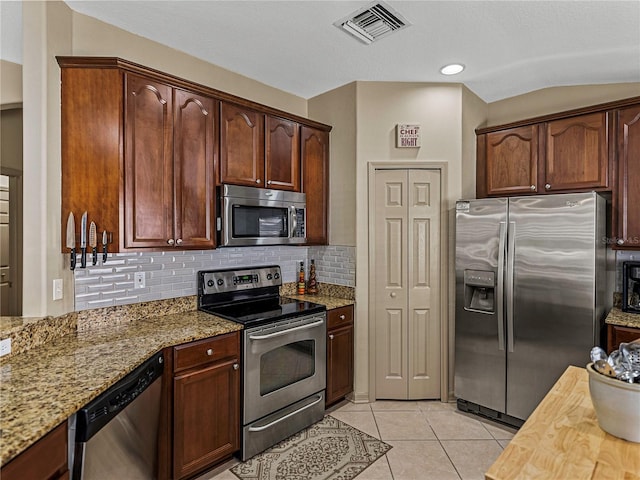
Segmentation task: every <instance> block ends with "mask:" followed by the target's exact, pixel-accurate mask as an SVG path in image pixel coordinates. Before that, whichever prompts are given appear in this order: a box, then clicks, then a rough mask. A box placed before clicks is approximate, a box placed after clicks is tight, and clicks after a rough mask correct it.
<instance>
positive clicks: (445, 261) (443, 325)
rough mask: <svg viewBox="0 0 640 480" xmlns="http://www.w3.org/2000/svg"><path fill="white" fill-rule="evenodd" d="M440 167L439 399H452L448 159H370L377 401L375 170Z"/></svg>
mask: <svg viewBox="0 0 640 480" xmlns="http://www.w3.org/2000/svg"><path fill="white" fill-rule="evenodd" d="M421 169H422V170H439V171H440V305H441V308H440V357H441V362H440V401H442V402H447V401H449V356H450V355H449V354H450V352H449V213H448V205H449V202H448V201H447V198H448V195H447V184H448V175H447V163H445V162H411V163H405V162H369V172H368V177H367V180H368V194H367V196H368V202H369V207H368V212H369V255H368V258H369V285H368V292H369V298H368V299H367V302H368V309H369V319H368V326H369V350H368V351H369V352H370V354H369V401H370V402H373V401H375V392H376V379H375V374H376V365H375V356H374V355H372V354H371V352H372V351H373V348H374V347H375V344H376V327H375V321H374V320H375V316H374V315H373V314H372V312H374V311H375V300H374V298H373V297H374V295H373V294H374V290H373V285H374V282H375V279H374V268H373V262H374V257H373V254H372V252H373V251H374V246H375V238H374V237H375V235H374V232H373V228H371V222H372V221H373V220H372V213H373V212H374V210H375V205H374V202H375V199H374V198H373V195H372V193H373V185H374V180H373V179H374V175H375V172H376V170H421Z"/></svg>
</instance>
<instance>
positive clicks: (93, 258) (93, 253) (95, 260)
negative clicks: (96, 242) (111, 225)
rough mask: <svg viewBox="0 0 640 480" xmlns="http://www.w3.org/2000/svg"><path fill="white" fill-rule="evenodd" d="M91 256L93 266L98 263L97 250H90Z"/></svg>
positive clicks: (94, 248)
mask: <svg viewBox="0 0 640 480" xmlns="http://www.w3.org/2000/svg"><path fill="white" fill-rule="evenodd" d="M91 255H92V258H91V263H92V264H93V265H95V264H96V263H98V249H97V248H96V247H93V248H92V250H91Z"/></svg>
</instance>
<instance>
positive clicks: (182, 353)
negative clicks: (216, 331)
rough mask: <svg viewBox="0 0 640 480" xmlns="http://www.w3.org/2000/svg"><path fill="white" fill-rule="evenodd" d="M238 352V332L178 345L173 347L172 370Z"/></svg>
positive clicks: (227, 356) (226, 356)
mask: <svg viewBox="0 0 640 480" xmlns="http://www.w3.org/2000/svg"><path fill="white" fill-rule="evenodd" d="M239 353H240V350H239V343H238V332H234V333H229V334H227V335H221V336H219V337H213V338H206V339H204V340H199V341H197V342H191V343H187V344H184V345H179V346H177V347H174V348H173V371H174V372H177V371H178V370H184V369H186V368H193V367H198V366H200V365H205V364H207V363H211V362H215V361H218V360H222V359H225V358H229V357H233V356H238V355H239Z"/></svg>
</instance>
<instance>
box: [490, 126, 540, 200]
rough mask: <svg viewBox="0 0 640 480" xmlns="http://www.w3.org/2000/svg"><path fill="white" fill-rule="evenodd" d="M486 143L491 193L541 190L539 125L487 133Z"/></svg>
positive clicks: (502, 193) (519, 192)
mask: <svg viewBox="0 0 640 480" xmlns="http://www.w3.org/2000/svg"><path fill="white" fill-rule="evenodd" d="M484 142H485V149H486V154H485V155H486V160H485V165H486V180H485V181H486V194H487V195H512V194H516V193H518V194H521V193H535V192H537V191H538V188H537V172H538V126H537V125H528V126H524V127H518V128H512V129H508V130H504V131H500V132H492V133H487V134H486V138H485V139H484ZM478 168H481V167H480V166H479V167H478Z"/></svg>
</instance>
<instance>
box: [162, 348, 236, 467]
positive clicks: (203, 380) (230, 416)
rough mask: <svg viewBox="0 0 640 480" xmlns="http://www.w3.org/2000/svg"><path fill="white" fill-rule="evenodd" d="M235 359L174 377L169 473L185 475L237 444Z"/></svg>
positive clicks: (229, 451)
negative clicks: (172, 438)
mask: <svg viewBox="0 0 640 480" xmlns="http://www.w3.org/2000/svg"><path fill="white" fill-rule="evenodd" d="M237 362H238V360H237V359H233V360H230V361H227V362H224V363H220V364H216V365H213V366H211V367H208V368H205V369H203V370H197V371H193V372H189V373H185V374H183V375H179V376H176V377H175V378H174V408H173V416H174V417H173V418H174V423H173V424H174V443H173V445H174V451H173V462H174V463H173V474H174V477H175V478H176V479H178V478H184V477H186V476H189V475H191V474H193V473H195V472H197V471H199V470H201V469H203V468H206V467H208V466H210V465H213V464H214V463H215V462H216V461H218V460H221V459H223V458H225V457H227V456H230V455H231V454H233V453H234V452H235V451H237V450H238V449H239V445H240V427H239V425H240V409H239V405H240V395H239V392H240V372H239V369H238V368H237Z"/></svg>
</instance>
